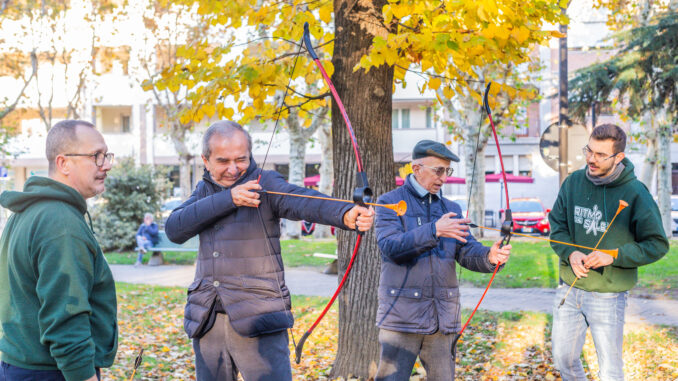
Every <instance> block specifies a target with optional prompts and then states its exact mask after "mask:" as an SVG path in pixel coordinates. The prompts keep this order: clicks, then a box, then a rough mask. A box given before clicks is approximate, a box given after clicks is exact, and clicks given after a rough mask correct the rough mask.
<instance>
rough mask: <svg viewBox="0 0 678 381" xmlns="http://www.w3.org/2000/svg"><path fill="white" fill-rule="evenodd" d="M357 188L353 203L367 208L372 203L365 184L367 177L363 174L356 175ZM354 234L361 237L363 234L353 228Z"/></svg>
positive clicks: (368, 187)
mask: <svg viewBox="0 0 678 381" xmlns="http://www.w3.org/2000/svg"><path fill="white" fill-rule="evenodd" d="M357 180H358V181H357V183H358V187H357V188H355V190H354V191H353V202H354V203H356V204H357V205H360V206H364V207H365V208H367V204H366V203H368V202H372V195H373V193H372V189H371V188H370V186H369V184H368V182H367V175H366V174H365V172H358V175H357ZM355 231H356V233H358V234H360V235H362V234H364V233H365V232H362V231H360V230H358V226H356V227H355Z"/></svg>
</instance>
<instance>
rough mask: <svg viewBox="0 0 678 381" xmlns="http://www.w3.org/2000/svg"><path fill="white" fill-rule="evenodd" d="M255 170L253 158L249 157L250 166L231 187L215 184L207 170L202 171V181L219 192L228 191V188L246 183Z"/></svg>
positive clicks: (255, 165) (255, 164) (255, 163)
mask: <svg viewBox="0 0 678 381" xmlns="http://www.w3.org/2000/svg"><path fill="white" fill-rule="evenodd" d="M256 170H257V162H256V161H254V158H253V157H250V166H249V167H247V169H246V170H245V173H244V174H243V175H242V176H240V178H239V179H238V180H236V182H235V183H233V185H231V186H230V187H228V188H226V187H224V186H223V185H220V184H219V183H217V182H216V181H214V180H213V179H212V175H210V173H209V171H208V170H207V168H205V169H204V171H203V174H202V179H203V180H204V181H205V182H206V183H208V184H211V185H212V186H213V187H217V188H218V189H219V190H223V189H230V188H232V187H234V186H237V185H240V184H242V183H244V182H246V181H248V180H247V179H248V178H249V177H250V176H251V175H252V174H253V173H254V171H256Z"/></svg>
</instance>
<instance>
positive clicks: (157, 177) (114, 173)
mask: <svg viewBox="0 0 678 381" xmlns="http://www.w3.org/2000/svg"><path fill="white" fill-rule="evenodd" d="M169 189H170V187H169V182H168V181H167V173H166V171H164V170H160V169H159V168H153V167H152V166H150V165H139V166H136V165H135V164H134V160H133V159H132V158H123V159H121V160H119V161H118V162H117V163H116V165H115V166H114V167H113V169H111V170H110V171H109V172H108V177H106V191H105V192H104V193H102V194H101V195H100V196H99V197H98V199H97V200H96V201H95V203H96V205H95V207H94V208H93V213H92V219H93V224H94V231H95V233H96V236H97V240H98V241H99V244H100V245H101V248H102V249H103V250H104V251H111V250H116V251H122V250H129V249H133V248H134V246H136V242H135V239H134V235H135V233H136V230H137V228H138V227H139V224H141V222H142V221H143V219H144V214H145V213H152V214H153V215H155V217H156V220H158V217H159V211H160V205H161V203H162V200H163V199H164V198H165V197H166V196H167V194H168V191H169Z"/></svg>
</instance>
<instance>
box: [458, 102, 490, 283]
mask: <svg viewBox="0 0 678 381" xmlns="http://www.w3.org/2000/svg"><path fill="white" fill-rule="evenodd" d="M484 115H485V107H483V105H482V104H481V105H480V125H479V126H478V138H477V139H476V148H475V151H473V171H471V185H470V186H469V190H468V199H467V200H466V218H468V216H469V211H470V210H471V195H472V194H473V184H474V183H475V182H476V167H478V147H480V134H481V133H482V131H483V116H484ZM462 255H463V254H462ZM460 259H462V260H463V258H460ZM462 269H463V266H461V263H460V264H459V275H457V284H461V272H462Z"/></svg>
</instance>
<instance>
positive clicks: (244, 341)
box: [193, 314, 292, 381]
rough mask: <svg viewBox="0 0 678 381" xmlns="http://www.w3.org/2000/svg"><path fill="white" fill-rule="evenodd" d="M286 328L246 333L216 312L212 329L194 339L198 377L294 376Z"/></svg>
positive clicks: (253, 380) (252, 379)
mask: <svg viewBox="0 0 678 381" xmlns="http://www.w3.org/2000/svg"><path fill="white" fill-rule="evenodd" d="M288 345H289V339H288V337H287V331H280V332H276V333H271V334H267V335H261V336H257V337H243V336H241V335H240V334H238V333H237V332H236V331H234V330H233V327H231V323H230V321H229V319H228V316H227V315H225V314H217V318H216V321H215V322H214V326H213V327H212V329H210V330H209V332H207V334H205V336H203V337H201V338H199V339H194V340H193V350H194V351H195V370H196V378H197V380H198V381H236V380H237V379H238V372H240V373H241V375H242V377H243V379H244V380H245V381H260V380H274V381H277V380H280V381H291V380H292V367H291V366H290V350H289V346H288Z"/></svg>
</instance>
